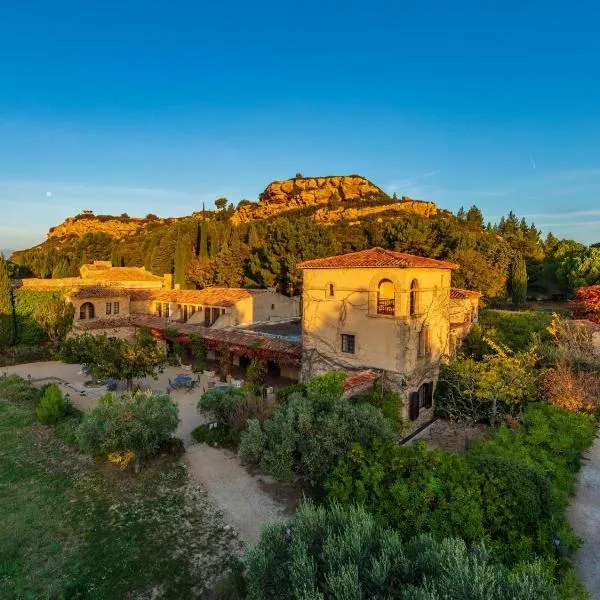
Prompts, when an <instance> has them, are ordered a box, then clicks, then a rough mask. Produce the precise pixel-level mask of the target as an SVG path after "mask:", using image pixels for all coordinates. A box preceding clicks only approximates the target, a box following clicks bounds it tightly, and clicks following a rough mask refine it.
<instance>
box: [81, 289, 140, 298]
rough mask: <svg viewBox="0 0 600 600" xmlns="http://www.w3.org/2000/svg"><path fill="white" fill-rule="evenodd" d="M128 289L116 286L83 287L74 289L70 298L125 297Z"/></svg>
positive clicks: (127, 294)
mask: <svg viewBox="0 0 600 600" xmlns="http://www.w3.org/2000/svg"><path fill="white" fill-rule="evenodd" d="M127 296H129V290H126V289H123V288H118V287H83V288H80V289H78V290H75V291H74V292H73V293H72V294H71V298H113V297H114V298H127Z"/></svg>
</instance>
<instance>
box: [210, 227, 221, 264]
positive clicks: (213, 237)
mask: <svg viewBox="0 0 600 600" xmlns="http://www.w3.org/2000/svg"><path fill="white" fill-rule="evenodd" d="M209 235H210V258H214V257H215V256H216V255H217V254H219V249H220V248H219V232H218V231H217V230H216V229H215V228H213V229H212V230H211V231H210V234H209Z"/></svg>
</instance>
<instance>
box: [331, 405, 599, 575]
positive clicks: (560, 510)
mask: <svg viewBox="0 0 600 600" xmlns="http://www.w3.org/2000/svg"><path fill="white" fill-rule="evenodd" d="M594 435H595V424H594V421H593V420H592V419H591V418H590V417H587V416H585V415H580V414H575V413H571V412H569V411H566V410H563V409H560V408H556V407H553V406H549V405H547V404H545V403H535V404H531V405H529V406H527V408H526V409H525V410H524V412H523V426H522V427H520V428H518V429H508V428H507V427H506V426H504V425H503V426H501V427H500V428H498V429H497V430H496V431H495V432H494V435H493V437H492V439H491V440H489V441H481V442H478V443H477V444H476V445H475V446H474V447H473V449H472V450H471V451H470V452H469V454H468V455H467V457H466V458H463V457H460V456H454V455H450V454H446V453H443V452H439V451H428V450H426V449H425V448H424V447H423V446H420V445H417V446H396V445H393V444H389V443H388V444H375V445H373V446H372V447H371V448H363V447H360V446H358V445H355V446H353V448H352V450H351V451H350V452H349V453H348V456H347V457H345V458H344V459H343V460H341V461H340V462H339V463H338V466H337V467H336V468H335V469H334V471H333V472H332V474H331V476H330V477H329V479H328V480H327V482H326V486H325V487H326V489H327V491H328V497H329V499H330V500H335V501H336V502H343V503H345V504H351V503H360V504H362V505H364V506H365V507H366V508H367V509H368V510H369V511H371V512H372V513H374V514H375V515H377V516H379V517H381V518H382V519H383V520H384V521H385V522H386V523H388V524H389V525H391V526H392V527H393V528H394V529H395V530H396V531H398V533H399V534H400V535H401V537H402V538H403V539H407V538H408V537H409V536H411V535H414V534H416V533H422V532H424V533H431V534H432V535H434V536H435V537H436V538H437V539H441V538H443V537H447V536H460V537H463V538H464V539H465V540H467V541H468V542H474V541H484V542H486V544H487V545H488V547H489V548H490V549H491V551H492V553H493V554H494V556H495V557H496V558H497V559H499V560H501V561H502V562H503V563H504V564H508V565H514V564H517V563H519V562H520V561H523V560H525V561H530V560H533V559H534V558H535V557H542V558H544V559H548V560H550V559H552V558H553V557H554V553H555V546H554V542H553V536H554V535H558V536H560V538H561V539H562V548H563V549H564V551H565V552H567V553H568V552H569V551H570V550H573V549H574V548H575V547H576V546H577V541H576V539H575V538H573V536H572V534H571V532H570V527H569V525H568V523H567V521H566V518H565V510H566V504H567V497H568V495H569V494H570V493H572V491H573V478H574V473H575V471H576V470H577V468H578V464H579V458H580V455H581V452H582V451H583V450H584V449H585V448H587V447H589V446H590V445H591V443H592V441H593V438H594Z"/></svg>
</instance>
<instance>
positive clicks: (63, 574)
mask: <svg viewBox="0 0 600 600" xmlns="http://www.w3.org/2000/svg"><path fill="white" fill-rule="evenodd" d="M237 544H238V542H237V541H236V540H234V539H232V538H231V534H229V533H228V532H225V531H224V529H223V522H222V521H221V519H220V516H219V514H218V513H217V511H216V510H215V509H214V508H213V507H212V506H211V505H210V504H209V503H208V501H207V500H206V497H205V494H204V492H203V491H202V490H201V489H199V488H198V487H196V486H192V485H190V484H189V483H188V480H187V474H186V471H185V469H184V467H183V466H182V465H181V464H180V462H179V461H178V460H176V459H175V458H172V457H168V456H165V457H162V458H160V459H157V461H156V462H155V464H153V465H152V466H149V467H147V468H146V469H144V470H142V472H141V473H140V474H139V475H138V476H134V475H133V474H132V473H130V472H122V471H119V470H117V469H116V468H112V467H107V466H104V465H98V464H96V463H94V462H93V461H92V460H91V459H89V458H88V457H86V456H84V455H81V454H79V453H77V452H76V451H74V450H73V448H72V447H69V446H67V445H66V444H65V443H64V442H63V441H62V440H61V439H60V438H58V437H57V435H56V433H55V430H54V429H52V428H49V427H44V426H42V425H40V424H38V423H37V422H36V420H35V412H34V409H33V407H32V406H31V405H29V404H27V403H26V402H16V403H13V402H10V403H9V402H8V401H5V400H2V399H0V598H2V599H3V600H10V599H17V598H19V599H20V598H27V599H29V598H31V599H36V600H38V599H43V598H65V599H68V598H85V599H90V600H91V599H100V598H102V599H104V598H106V599H110V600H118V599H120V598H151V597H156V598H177V599H178V598H182V599H183V598H193V597H206V594H207V592H206V590H207V588H208V587H209V586H211V584H212V583H213V581H214V580H215V578H216V577H218V576H219V575H220V574H221V573H222V572H223V571H224V570H225V567H226V565H227V563H228V561H229V559H230V557H231V556H232V554H233V553H234V552H235V549H236V548H237ZM153 594H154V595H153Z"/></svg>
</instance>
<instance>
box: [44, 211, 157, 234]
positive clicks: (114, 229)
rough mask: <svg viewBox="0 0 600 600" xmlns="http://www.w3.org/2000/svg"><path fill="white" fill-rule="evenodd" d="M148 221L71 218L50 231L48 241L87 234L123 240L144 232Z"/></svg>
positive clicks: (91, 217)
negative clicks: (104, 234)
mask: <svg viewBox="0 0 600 600" xmlns="http://www.w3.org/2000/svg"><path fill="white" fill-rule="evenodd" d="M147 224H148V221H147V220H146V219H132V218H128V219H123V218H119V217H112V218H105V217H94V216H86V217H84V218H82V217H80V216H77V217H69V218H68V219H65V221H64V222H63V223H61V224H60V225H57V226H56V227H52V228H51V229H50V231H48V239H50V238H64V237H73V236H76V237H83V236H84V235H85V234H86V233H108V234H109V235H111V236H112V237H114V238H115V239H118V240H120V239H122V238H124V237H127V236H129V235H134V234H136V233H139V232H140V231H142V230H144V229H145V228H146V226H147Z"/></svg>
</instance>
